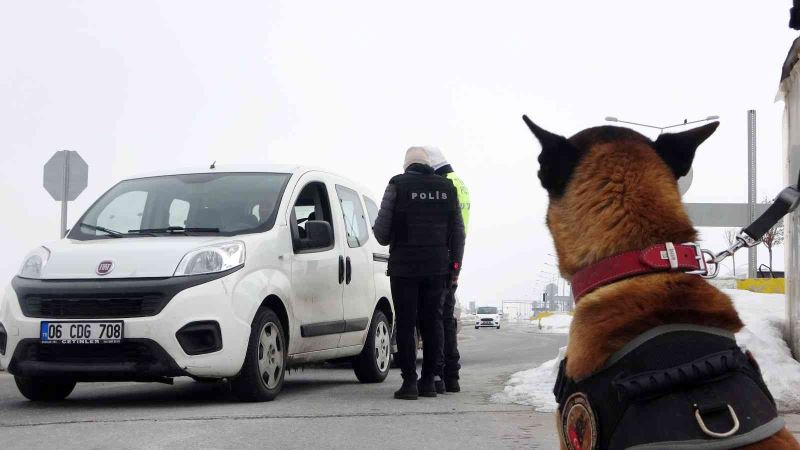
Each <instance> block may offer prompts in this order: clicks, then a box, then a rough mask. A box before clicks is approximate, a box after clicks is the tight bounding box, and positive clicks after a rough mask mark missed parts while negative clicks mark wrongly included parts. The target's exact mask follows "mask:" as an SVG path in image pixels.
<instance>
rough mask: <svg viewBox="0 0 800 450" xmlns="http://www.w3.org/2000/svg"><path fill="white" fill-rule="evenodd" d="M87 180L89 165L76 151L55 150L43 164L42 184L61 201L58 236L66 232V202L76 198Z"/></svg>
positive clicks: (55, 198)
mask: <svg viewBox="0 0 800 450" xmlns="http://www.w3.org/2000/svg"><path fill="white" fill-rule="evenodd" d="M88 181H89V166H88V165H87V164H86V161H84V160H83V158H81V155H79V154H78V152H73V151H71V150H61V151H58V152H55V154H53V156H52V157H51V158H50V159H49V160H48V161H47V162H46V163H45V165H44V174H43V183H42V184H43V186H44V188H45V190H47V192H48V193H49V194H50V196H52V197H53V200H56V201H60V202H61V225H60V229H59V236H60V237H62V238H63V237H64V236H66V234H67V203H68V202H71V201H73V200H75V199H76V198H78V195H80V193H81V192H83V190H84V189H86V186H87V184H88Z"/></svg>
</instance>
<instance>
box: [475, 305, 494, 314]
mask: <svg viewBox="0 0 800 450" xmlns="http://www.w3.org/2000/svg"><path fill="white" fill-rule="evenodd" d="M478 314H497V307H496V306H481V307H480V308H478Z"/></svg>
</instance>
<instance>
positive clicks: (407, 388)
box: [394, 380, 419, 400]
mask: <svg viewBox="0 0 800 450" xmlns="http://www.w3.org/2000/svg"><path fill="white" fill-rule="evenodd" d="M418 396H419V392H418V391H417V382H416V381H414V380H403V386H401V387H400V389H399V390H398V391H396V392H395V393H394V398H396V399H399V400H416V399H417V397H418Z"/></svg>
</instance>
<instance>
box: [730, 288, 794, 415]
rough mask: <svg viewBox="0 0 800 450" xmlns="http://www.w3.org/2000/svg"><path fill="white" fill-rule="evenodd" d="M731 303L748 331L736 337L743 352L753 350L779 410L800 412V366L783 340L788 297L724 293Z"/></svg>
mask: <svg viewBox="0 0 800 450" xmlns="http://www.w3.org/2000/svg"><path fill="white" fill-rule="evenodd" d="M723 292H725V293H726V294H728V295H729V296H730V297H731V298H732V299H733V303H734V305H736V310H737V311H739V316H740V317H741V318H742V322H744V323H745V327H744V328H743V329H742V331H740V332H739V333H737V334H736V341H737V342H738V343H739V345H740V346H741V347H742V348H745V349H747V350H750V351H751V352H752V353H753V356H755V358H756V360H757V361H758V365H759V366H761V373H762V375H763V376H764V381H765V382H766V383H767V386H769V390H770V391H771V392H772V395H773V397H775V402H776V403H777V404H778V410H780V411H782V412H787V411H798V410H800V392H798V389H797V387H798V386H800V363H798V362H797V361H795V360H794V359H793V358H792V354H791V351H790V350H789V346H788V345H787V344H786V341H784V340H783V335H784V334H783V330H784V320H785V307H786V303H785V297H784V295H783V294H760V293H755V292H750V291H741V290H735V289H723Z"/></svg>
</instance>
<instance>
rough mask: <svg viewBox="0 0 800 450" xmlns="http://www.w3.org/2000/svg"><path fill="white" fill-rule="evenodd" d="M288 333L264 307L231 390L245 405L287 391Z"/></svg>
mask: <svg viewBox="0 0 800 450" xmlns="http://www.w3.org/2000/svg"><path fill="white" fill-rule="evenodd" d="M287 351H288V349H287V348H286V333H285V332H284V330H283V325H282V324H281V321H280V319H279V318H278V315H277V314H275V312H274V311H273V310H272V309H271V308H269V307H266V306H265V307H262V308H261V309H259V310H258V312H257V313H256V317H255V318H254V319H253V324H252V325H251V327H250V340H249V341H248V345H247V353H245V356H244V364H243V365H242V370H241V372H239V375H238V376H237V377H236V378H234V379H233V380H231V389H232V391H233V393H234V395H236V397H238V398H239V400H241V401H244V402H268V401H271V400H273V399H275V397H277V396H278V393H280V391H281V389H282V388H283V381H284V377H285V375H286V363H287V361H288V355H287Z"/></svg>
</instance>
